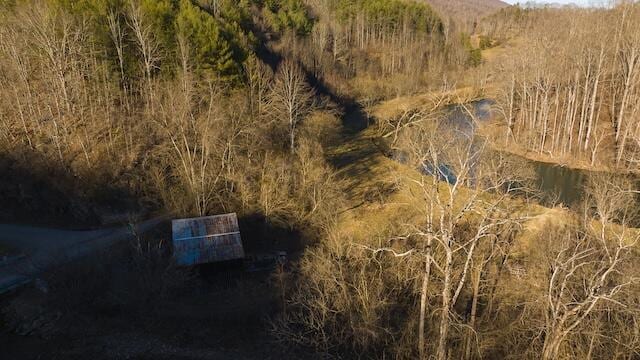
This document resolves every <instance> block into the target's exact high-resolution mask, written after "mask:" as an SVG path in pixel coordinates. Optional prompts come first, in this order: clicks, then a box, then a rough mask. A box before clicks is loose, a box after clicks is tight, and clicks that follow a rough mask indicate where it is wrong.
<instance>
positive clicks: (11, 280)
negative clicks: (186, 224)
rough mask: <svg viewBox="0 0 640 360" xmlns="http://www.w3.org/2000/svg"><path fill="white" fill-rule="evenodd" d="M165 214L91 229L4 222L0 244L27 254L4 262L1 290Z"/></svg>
mask: <svg viewBox="0 0 640 360" xmlns="http://www.w3.org/2000/svg"><path fill="white" fill-rule="evenodd" d="M163 220H165V217H157V218H154V219H151V220H147V221H145V222H142V223H140V224H137V225H136V226H135V227H134V228H135V229H132V228H131V227H130V226H123V227H119V228H108V229H100V230H90V231H69V230H56V229H47V228H38V227H31V226H21V225H3V224H0V245H4V246H7V247H9V248H11V249H15V250H17V251H18V252H20V253H22V254H24V255H25V256H24V257H22V258H19V259H17V260H15V261H11V262H9V263H8V264H4V265H3V264H1V263H0V294H2V293H4V292H6V291H9V290H11V289H13V288H15V287H19V286H21V285H24V284H26V283H29V282H30V281H31V280H33V279H34V278H35V277H37V276H38V275H39V274H41V273H43V272H45V271H47V270H50V269H51V268H53V267H55V266H58V265H61V264H64V263H66V262H69V261H72V260H74V259H78V258H80V257H82V256H85V255H88V254H91V253H93V252H96V251H99V250H102V249H105V248H107V247H109V246H111V245H113V244H115V243H117V242H118V241H123V240H128V239H131V238H133V237H134V233H137V234H142V233H144V232H146V231H148V230H150V229H152V228H153V227H155V226H156V225H158V224H159V223H160V222H162V221H163Z"/></svg>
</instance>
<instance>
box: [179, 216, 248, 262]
mask: <svg viewBox="0 0 640 360" xmlns="http://www.w3.org/2000/svg"><path fill="white" fill-rule="evenodd" d="M171 226H172V231H173V255H174V257H175V259H176V262H177V263H178V265H183V266H189V265H196V264H205V263H211V262H219V261H227V260H237V259H242V258H244V249H243V247H242V239H241V238H240V228H239V226H238V217H237V216H236V214H235V213H232V214H225V215H216V216H206V217H200V218H193V219H178V220H173V221H172V222H171Z"/></svg>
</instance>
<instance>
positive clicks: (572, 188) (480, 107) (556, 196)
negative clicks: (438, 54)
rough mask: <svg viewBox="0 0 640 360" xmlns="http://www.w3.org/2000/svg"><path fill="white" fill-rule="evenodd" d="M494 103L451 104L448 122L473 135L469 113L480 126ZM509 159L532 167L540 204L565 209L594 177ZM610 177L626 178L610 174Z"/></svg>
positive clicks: (566, 168) (560, 167)
mask: <svg viewBox="0 0 640 360" xmlns="http://www.w3.org/2000/svg"><path fill="white" fill-rule="evenodd" d="M493 104H494V102H493V101H492V100H489V99H482V100H477V101H474V102H471V103H469V104H467V109H468V110H466V109H465V108H464V107H463V106H462V105H452V106H450V108H449V112H448V114H447V119H448V121H450V122H451V123H452V124H456V126H457V127H458V128H460V129H463V130H465V131H470V132H471V133H470V134H471V135H475V130H476V128H477V125H476V123H475V121H474V119H473V117H472V116H471V115H470V114H469V112H473V114H474V117H475V119H477V121H478V122H479V123H482V122H488V121H490V120H491V119H492V116H493V114H492V106H493ZM467 134H469V133H467ZM509 156H513V157H515V158H517V159H518V160H519V161H523V162H526V163H528V164H530V165H531V166H532V168H533V170H534V171H535V174H536V180H535V184H534V185H535V187H536V188H537V190H539V191H540V194H541V200H542V203H543V204H545V205H553V204H557V203H562V204H564V205H565V206H574V205H577V204H578V203H579V202H580V201H581V200H582V198H583V196H584V185H585V183H586V181H587V179H588V178H589V176H592V175H593V174H594V172H593V171H588V170H581V169H573V168H568V167H564V166H560V165H556V164H550V163H544V162H539V161H534V160H530V159H527V158H524V157H521V156H518V155H514V154H509ZM612 176H625V175H616V174H612Z"/></svg>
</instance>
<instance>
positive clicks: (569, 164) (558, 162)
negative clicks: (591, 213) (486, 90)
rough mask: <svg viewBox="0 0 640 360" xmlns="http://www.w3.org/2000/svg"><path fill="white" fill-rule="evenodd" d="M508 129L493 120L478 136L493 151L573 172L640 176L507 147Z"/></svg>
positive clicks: (600, 165)
mask: <svg viewBox="0 0 640 360" xmlns="http://www.w3.org/2000/svg"><path fill="white" fill-rule="evenodd" d="M505 132H506V129H505V128H504V126H502V125H501V124H498V123H497V121H496V119H495V118H493V119H492V121H491V122H490V123H486V124H482V125H481V126H480V127H479V128H478V135H481V136H483V137H484V138H485V139H487V140H489V145H490V146H491V148H492V149H493V150H496V151H500V152H504V153H508V154H512V155H515V156H519V157H521V158H525V159H527V160H530V161H535V162H540V163H545V164H549V165H555V166H560V167H566V168H569V169H573V170H583V171H590V172H607V173H616V174H620V175H640V172H638V171H631V170H627V169H618V168H614V167H610V166H606V165H604V164H601V163H596V164H594V165H592V164H591V162H590V161H589V160H587V159H578V158H575V157H574V156H569V155H565V156H557V155H553V154H549V153H540V152H538V151H532V150H530V149H527V148H524V147H522V146H520V145H518V144H517V143H516V142H514V141H510V142H509V143H508V145H505V144H504V142H505V140H504V134H505Z"/></svg>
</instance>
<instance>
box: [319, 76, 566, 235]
mask: <svg viewBox="0 0 640 360" xmlns="http://www.w3.org/2000/svg"><path fill="white" fill-rule="evenodd" d="M444 96H445V101H444V103H445V104H446V103H447V101H449V102H458V101H457V100H458V99H461V98H467V99H468V98H470V97H473V96H476V94H475V92H474V91H473V90H472V89H470V88H464V89H460V90H457V91H454V92H451V93H448V94H444ZM436 99H442V94H436V93H430V94H425V95H418V96H409V97H402V98H397V99H393V100H390V101H386V102H383V103H381V104H378V105H376V106H375V107H373V108H372V109H370V111H369V113H370V114H372V116H373V117H374V118H376V119H379V120H384V119H388V118H389V117H393V116H398V115H399V114H400V113H401V112H403V111H409V110H411V109H412V108H415V107H422V106H429V105H432V104H433V102H434V101H437V100H436ZM378 136H379V135H378V134H376V132H375V130H374V129H373V128H368V129H366V130H364V131H362V132H360V133H357V134H349V135H343V136H341V137H339V139H338V140H337V141H335V142H333V143H332V144H331V145H330V146H328V148H327V155H328V157H329V158H330V159H331V160H332V162H333V163H334V165H335V166H336V167H337V168H338V175H339V176H338V177H339V179H340V181H341V187H342V189H344V190H343V191H344V195H345V198H346V207H345V209H343V210H342V211H341V223H340V228H341V229H342V234H341V235H343V236H344V238H348V239H351V240H352V241H353V242H354V243H363V242H365V243H368V244H372V243H377V242H380V241H382V240H383V238H385V237H387V236H388V235H389V234H392V233H393V232H394V231H396V232H397V231H399V228H400V227H401V226H403V225H405V224H418V223H420V222H421V221H423V220H424V217H423V216H421V214H420V209H424V208H425V207H426V202H425V200H424V199H423V198H422V197H421V196H419V193H420V189H419V187H418V185H417V184H416V183H415V182H414V180H418V179H419V178H420V177H421V176H422V175H421V174H420V173H419V172H418V171H416V169H413V168H412V167H410V166H407V165H404V164H401V163H398V162H397V161H395V160H393V159H390V158H389V157H387V156H385V154H384V153H383V151H382V150H381V147H380V146H379V145H378V144H379V143H380V142H381V140H380V139H379V137H378ZM441 186H442V187H447V186H449V185H448V184H446V183H441ZM483 196H487V197H490V196H491V195H488V194H484V195H483ZM461 199H463V198H461ZM508 206H509V207H510V208H511V209H516V211H518V212H519V213H521V214H522V216H525V217H527V218H529V219H530V220H528V221H527V223H526V224H525V226H524V228H523V231H522V232H521V234H520V237H521V238H522V240H523V241H527V242H528V241H529V240H531V239H535V238H536V237H537V234H539V233H540V232H541V231H544V226H543V225H540V224H542V223H545V221H546V220H551V221H565V220H564V219H565V218H566V217H567V216H569V215H568V212H567V211H566V210H563V209H559V208H554V209H549V208H545V207H543V206H540V205H537V204H532V203H529V202H525V201H524V200H521V199H515V198H514V199H510V200H509V204H508Z"/></svg>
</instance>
